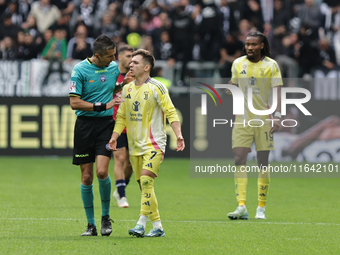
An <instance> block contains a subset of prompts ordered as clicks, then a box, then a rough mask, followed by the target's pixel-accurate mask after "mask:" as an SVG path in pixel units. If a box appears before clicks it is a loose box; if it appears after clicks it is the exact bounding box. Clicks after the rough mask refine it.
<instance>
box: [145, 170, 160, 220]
mask: <svg viewBox="0 0 340 255" xmlns="http://www.w3.org/2000/svg"><path fill="white" fill-rule="evenodd" d="M140 184H141V186H142V201H141V211H140V213H141V215H144V216H147V217H148V216H150V219H151V221H152V222H154V221H159V220H160V217H159V212H158V203H157V199H156V195H155V191H154V186H153V184H154V179H153V178H151V177H149V176H145V175H142V176H141V177H140Z"/></svg>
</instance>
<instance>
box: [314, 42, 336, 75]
mask: <svg viewBox="0 0 340 255" xmlns="http://www.w3.org/2000/svg"><path fill="white" fill-rule="evenodd" d="M319 53H320V54H319V61H318V65H317V68H320V69H322V70H324V71H325V73H327V72H328V71H331V70H333V69H335V68H336V58H335V52H334V50H333V49H332V47H331V46H330V42H329V41H328V40H327V39H326V38H321V39H320V40H319Z"/></svg>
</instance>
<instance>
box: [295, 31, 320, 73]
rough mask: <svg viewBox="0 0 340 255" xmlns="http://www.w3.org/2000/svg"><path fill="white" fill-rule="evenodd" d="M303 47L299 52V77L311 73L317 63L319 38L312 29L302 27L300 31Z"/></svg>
mask: <svg viewBox="0 0 340 255" xmlns="http://www.w3.org/2000/svg"><path fill="white" fill-rule="evenodd" d="M299 39H300V41H301V42H300V43H301V48H300V51H299V54H298V63H299V72H300V73H299V77H303V76H304V75H305V74H310V72H311V70H312V68H313V67H314V66H316V65H317V62H318V59H319V50H318V44H317V40H315V35H314V34H313V33H312V30H310V29H307V30H306V29H305V28H304V27H301V29H300V33H299Z"/></svg>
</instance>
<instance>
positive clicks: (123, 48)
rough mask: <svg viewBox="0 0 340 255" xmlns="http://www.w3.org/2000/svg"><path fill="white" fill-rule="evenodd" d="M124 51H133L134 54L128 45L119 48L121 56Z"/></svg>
mask: <svg viewBox="0 0 340 255" xmlns="http://www.w3.org/2000/svg"><path fill="white" fill-rule="evenodd" d="M124 51H131V52H133V48H132V47H131V46H130V45H128V44H124V45H123V46H121V47H120V48H119V50H118V54H120V53H122V52H124Z"/></svg>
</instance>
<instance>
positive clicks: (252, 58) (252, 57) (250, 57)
mask: <svg viewBox="0 0 340 255" xmlns="http://www.w3.org/2000/svg"><path fill="white" fill-rule="evenodd" d="M247 58H248V59H249V60H254V59H255V55H254V53H253V55H251V56H249V55H248V54H247Z"/></svg>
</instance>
